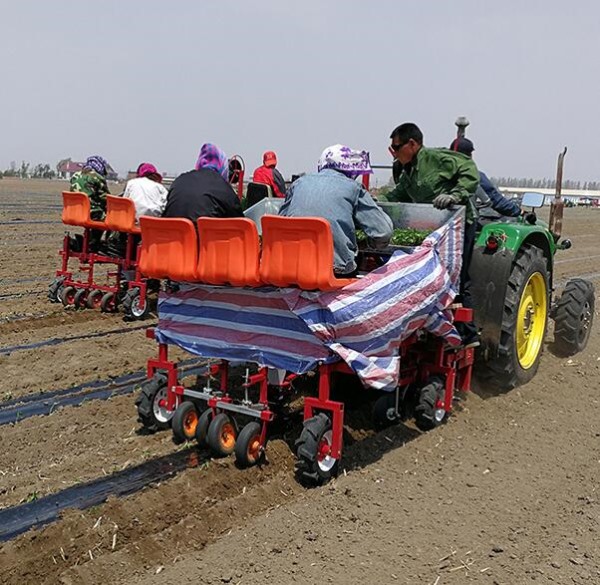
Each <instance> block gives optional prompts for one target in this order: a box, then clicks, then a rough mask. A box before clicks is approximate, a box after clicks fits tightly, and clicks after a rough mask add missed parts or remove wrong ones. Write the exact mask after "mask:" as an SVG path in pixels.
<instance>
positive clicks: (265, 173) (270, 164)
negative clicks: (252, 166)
mask: <svg viewBox="0 0 600 585" xmlns="http://www.w3.org/2000/svg"><path fill="white" fill-rule="evenodd" d="M276 166H277V155H276V154H275V153H274V152H273V151H272V150H269V151H267V152H265V153H264V154H263V164H262V166H261V167H258V168H257V169H256V170H255V171H254V173H253V174H252V181H253V182H254V183H262V184H263V185H269V187H271V190H272V191H273V195H275V197H285V181H284V180H283V177H282V176H281V173H280V172H279V171H278V170H277V169H276V168H275V167H276Z"/></svg>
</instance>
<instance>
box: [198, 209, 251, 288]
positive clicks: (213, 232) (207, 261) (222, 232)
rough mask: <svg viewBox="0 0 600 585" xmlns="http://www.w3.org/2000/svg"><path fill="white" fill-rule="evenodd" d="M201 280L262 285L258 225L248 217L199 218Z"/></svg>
mask: <svg viewBox="0 0 600 585" xmlns="http://www.w3.org/2000/svg"><path fill="white" fill-rule="evenodd" d="M197 223H198V238H199V240H200V250H199V262H198V280H200V281H201V282H206V283H207V284H219V285H220V284H229V285H232V286H259V285H260V276H259V270H258V266H259V258H260V244H259V241H258V230H257V228H256V224H255V223H254V222H253V221H252V220H250V219H245V218H231V219H229V218H228V219H225V218H214V217H200V218H198V220H197Z"/></svg>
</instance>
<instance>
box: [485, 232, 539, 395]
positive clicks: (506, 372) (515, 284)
mask: <svg viewBox="0 0 600 585" xmlns="http://www.w3.org/2000/svg"><path fill="white" fill-rule="evenodd" d="M548 280H549V279H548V264H547V260H546V257H545V256H544V254H543V252H542V250H541V249H540V248H537V247H536V246H532V245H530V244H526V245H525V246H523V248H521V250H520V251H519V253H518V255H517V259H516V260H515V262H514V265H513V268H512V271H511V274H510V277H509V279H508V283H507V287H506V296H505V298H504V311H503V317H502V325H501V327H502V329H501V333H500V344H499V345H498V354H497V356H496V357H495V358H492V359H491V360H489V361H488V362H487V363H485V364H484V365H483V367H484V368H485V370H484V372H483V378H484V379H485V382H486V384H488V385H489V386H491V387H493V388H494V389H497V390H512V389H513V388H515V387H516V386H518V385H520V384H525V383H527V382H529V381H530V380H531V379H532V378H533V377H534V376H535V374H536V372H537V369H538V367H539V363H540V356H541V354H542V348H543V344H544V337H545V335H546V326H547V323H548V304H549V298H550V296H549V286H548Z"/></svg>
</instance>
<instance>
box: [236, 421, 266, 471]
mask: <svg viewBox="0 0 600 585" xmlns="http://www.w3.org/2000/svg"><path fill="white" fill-rule="evenodd" d="M261 430H262V427H261V424H260V423H258V422H256V421H252V422H249V423H248V424H247V425H246V426H245V427H244V428H243V429H242V430H241V431H240V434H239V436H238V438H237V441H236V442H235V460H236V462H237V464H238V465H240V466H241V467H251V466H252V465H256V463H258V461H259V460H260V458H261V457H262V455H263V449H262V445H261V444H260V434H261Z"/></svg>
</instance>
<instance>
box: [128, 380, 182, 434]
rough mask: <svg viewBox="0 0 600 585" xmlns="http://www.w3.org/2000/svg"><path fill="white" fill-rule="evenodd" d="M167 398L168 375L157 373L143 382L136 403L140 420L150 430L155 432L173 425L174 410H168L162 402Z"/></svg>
mask: <svg viewBox="0 0 600 585" xmlns="http://www.w3.org/2000/svg"><path fill="white" fill-rule="evenodd" d="M166 399H167V377H166V376H165V375H164V374H155V375H154V376H153V377H152V378H151V379H150V380H146V381H145V382H144V383H143V384H142V387H141V391H140V394H139V396H138V397H137V399H136V401H135V405H136V407H137V411H138V420H139V421H140V422H141V423H142V424H143V425H144V427H145V428H146V429H147V430H148V431H151V432H155V431H159V430H163V429H168V428H169V427H170V426H171V419H172V418H173V414H174V411H169V410H167V409H166V407H165V406H163V405H162V404H161V403H162V401H163V400H166Z"/></svg>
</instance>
